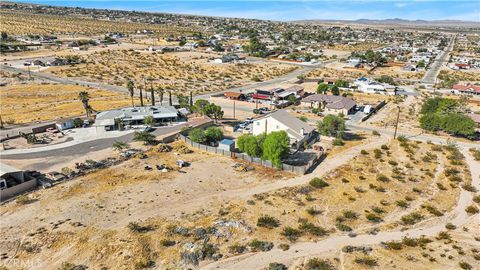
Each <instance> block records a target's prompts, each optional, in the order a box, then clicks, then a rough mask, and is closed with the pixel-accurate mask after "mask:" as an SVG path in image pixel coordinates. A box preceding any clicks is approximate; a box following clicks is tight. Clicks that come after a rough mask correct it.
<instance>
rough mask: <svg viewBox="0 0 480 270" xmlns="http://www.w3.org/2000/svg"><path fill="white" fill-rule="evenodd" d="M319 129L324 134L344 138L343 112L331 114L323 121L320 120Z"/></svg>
mask: <svg viewBox="0 0 480 270" xmlns="http://www.w3.org/2000/svg"><path fill="white" fill-rule="evenodd" d="M317 129H318V132H319V133H320V134H322V135H325V136H332V137H335V138H340V139H342V138H343V135H344V134H345V119H344V118H343V115H342V114H340V115H333V114H329V115H327V116H325V118H323V121H319V122H318V124H317Z"/></svg>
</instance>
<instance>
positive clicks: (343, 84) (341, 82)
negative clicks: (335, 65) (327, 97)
mask: <svg viewBox="0 0 480 270" xmlns="http://www.w3.org/2000/svg"><path fill="white" fill-rule="evenodd" d="M335 85H336V86H338V87H348V86H349V85H350V83H349V82H348V81H346V80H341V79H340V80H336V81H335Z"/></svg>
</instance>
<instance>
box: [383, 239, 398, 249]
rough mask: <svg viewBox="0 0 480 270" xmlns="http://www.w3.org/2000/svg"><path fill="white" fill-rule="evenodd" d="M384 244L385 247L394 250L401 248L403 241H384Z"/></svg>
mask: <svg viewBox="0 0 480 270" xmlns="http://www.w3.org/2000/svg"><path fill="white" fill-rule="evenodd" d="M382 245H383V247H384V248H386V249H392V250H401V249H402V246H403V244H402V242H397V241H389V242H382Z"/></svg>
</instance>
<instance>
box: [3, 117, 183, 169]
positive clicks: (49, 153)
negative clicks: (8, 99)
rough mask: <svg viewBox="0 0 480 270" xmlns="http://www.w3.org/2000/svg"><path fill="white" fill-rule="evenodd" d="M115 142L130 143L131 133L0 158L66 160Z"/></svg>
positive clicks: (173, 128)
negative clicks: (58, 158) (51, 158)
mask: <svg viewBox="0 0 480 270" xmlns="http://www.w3.org/2000/svg"><path fill="white" fill-rule="evenodd" d="M188 124H191V123H184V124H179V125H176V126H167V127H161V128H157V129H156V130H155V131H153V132H152V134H154V135H155V136H161V135H166V134H169V133H173V132H176V131H179V130H180V129H181V128H182V127H184V126H186V125H188ZM115 141H122V142H131V141H133V133H129V134H126V135H123V136H120V137H115V138H104V139H98V140H92V141H86V142H82V143H79V144H75V145H71V146H67V147H63V148H58V149H51V150H45V151H40V152H33V153H22V154H4V153H0V158H2V159H14V160H22V159H38V158H48V157H53V156H55V157H58V156H63V157H65V159H68V157H69V156H78V155H81V154H88V153H89V152H93V151H99V150H103V149H107V148H110V147H112V144H113V143H114V142H115Z"/></svg>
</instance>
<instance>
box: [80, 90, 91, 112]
mask: <svg viewBox="0 0 480 270" xmlns="http://www.w3.org/2000/svg"><path fill="white" fill-rule="evenodd" d="M78 99H79V100H80V101H81V102H82V104H83V109H85V113H86V114H87V117H90V113H91V112H92V107H90V104H88V101H89V100H90V95H89V94H88V92H87V91H81V92H80V93H78Z"/></svg>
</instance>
